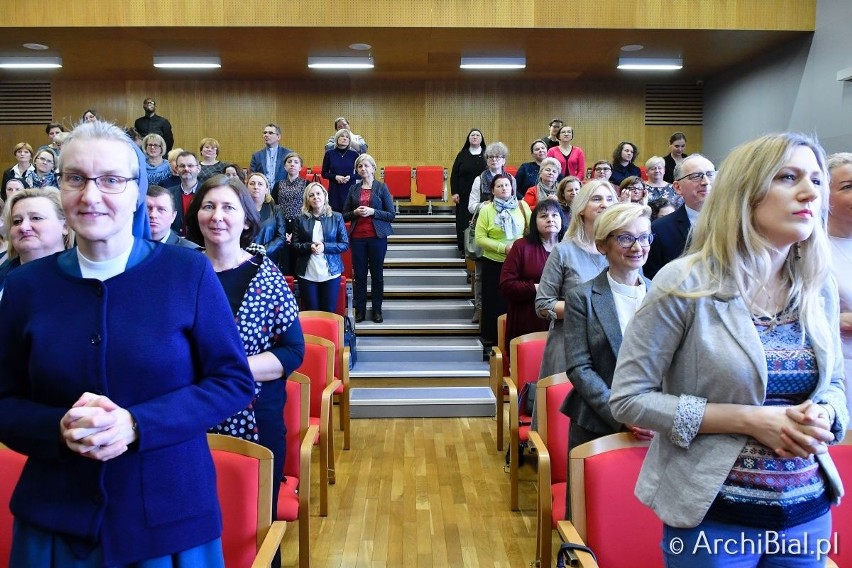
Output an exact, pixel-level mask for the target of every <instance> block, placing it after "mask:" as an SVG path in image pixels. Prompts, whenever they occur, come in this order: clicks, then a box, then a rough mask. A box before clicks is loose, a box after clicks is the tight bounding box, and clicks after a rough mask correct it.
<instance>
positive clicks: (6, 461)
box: [0, 444, 27, 568]
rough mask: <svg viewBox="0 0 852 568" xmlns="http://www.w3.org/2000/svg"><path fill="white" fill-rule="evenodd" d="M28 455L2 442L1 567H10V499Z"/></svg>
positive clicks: (0, 463) (0, 487)
mask: <svg viewBox="0 0 852 568" xmlns="http://www.w3.org/2000/svg"><path fill="white" fill-rule="evenodd" d="M26 462H27V456H25V455H23V454H19V453H18V452H15V451H13V450H10V449H9V448H7V447H6V446H4V445H3V444H0V507H2V508H0V568H8V566H9V553H10V552H11V551H12V520H13V517H12V512H11V511H10V510H9V501H10V500H11V499H12V491H14V490H15V486H16V485H17V484H18V479H19V478H20V477H21V471H23V469H24V464H25V463H26Z"/></svg>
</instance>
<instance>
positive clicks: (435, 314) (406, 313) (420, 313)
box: [358, 298, 473, 325]
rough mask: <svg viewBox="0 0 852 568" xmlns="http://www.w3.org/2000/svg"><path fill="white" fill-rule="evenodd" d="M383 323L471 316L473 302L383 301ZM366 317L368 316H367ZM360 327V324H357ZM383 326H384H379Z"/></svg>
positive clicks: (434, 300)
mask: <svg viewBox="0 0 852 568" xmlns="http://www.w3.org/2000/svg"><path fill="white" fill-rule="evenodd" d="M382 312H383V315H384V319H385V323H386V324H387V323H398V322H400V321H412V320H418V319H429V320H454V319H459V318H465V317H468V318H469V317H470V316H472V315H473V301H471V300H461V299H458V300H457V299H453V298H447V299H443V300H436V299H430V300H397V299H392V300H385V301H384V302H383V303H382ZM367 315H368V317H369V316H370V314H367ZM361 323H366V322H361ZM358 325H361V324H358ZM380 325H384V324H380Z"/></svg>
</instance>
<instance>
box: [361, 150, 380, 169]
mask: <svg viewBox="0 0 852 568" xmlns="http://www.w3.org/2000/svg"><path fill="white" fill-rule="evenodd" d="M361 162H370V163H371V164H372V165H373V169H374V170H377V169H379V167H378V166H377V165H376V160H375V159H374V158H373V157H372V156H371V155H370V154H361V155H360V156H358V157H357V158H355V169H356V170H357V169H358V166H360V165H361Z"/></svg>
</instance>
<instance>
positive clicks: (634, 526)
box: [557, 432, 663, 568]
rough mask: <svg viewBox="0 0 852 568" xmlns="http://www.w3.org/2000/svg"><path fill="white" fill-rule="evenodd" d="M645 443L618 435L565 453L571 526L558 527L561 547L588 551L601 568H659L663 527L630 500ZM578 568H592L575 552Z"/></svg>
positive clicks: (586, 557)
mask: <svg viewBox="0 0 852 568" xmlns="http://www.w3.org/2000/svg"><path fill="white" fill-rule="evenodd" d="M648 445H649V442H642V441H639V440H637V439H636V438H635V437H634V436H633V434H630V433H629V432H620V433H618V434H611V435H609V436H604V437H603V438H598V439H597V440H592V441H591V442H588V443H586V444H583V445H582V446H577V447H576V448H574V449H573V450H571V454H570V455H569V456H568V464H569V465H568V468H569V473H568V476H569V478H570V479H571V488H570V490H571V519H572V520H571V521H560V522H559V523H558V526H557V528H558V530H559V534H560V536H561V537H562V539H563V540H564V541H566V542H574V543H577V544H580V543H583V544H585V545H586V546H588V547H590V548H591V549H592V550H593V551H594V552H595V554H596V555H597V558H598V564H600V565H601V566H635V565H636V561H637V560H638V559H641V563H642V567H643V568H656V567H662V566H663V552H662V550H661V549H660V541H661V540H662V538H663V523H662V522H661V521H660V519H659V518H657V516H656V515H655V514H654V512H653V511H652V510H651V509H650V508H649V507H646V506H645V505H643V504H642V503H640V502H639V500H638V499H636V497H635V496H634V495H633V489H634V487H635V486H636V479H637V478H638V477H639V469H640V468H641V467H642V462H643V461H644V460H645V454H646V453H647V451H648ZM577 556H578V558H579V559H580V565H581V566H584V567H585V566H596V564H594V562H592V561H591V556H589V555H588V554H585V553H581V552H578V553H577Z"/></svg>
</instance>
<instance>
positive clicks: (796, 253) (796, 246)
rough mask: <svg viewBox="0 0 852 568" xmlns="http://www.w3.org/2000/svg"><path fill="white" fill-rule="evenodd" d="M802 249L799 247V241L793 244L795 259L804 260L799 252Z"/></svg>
mask: <svg viewBox="0 0 852 568" xmlns="http://www.w3.org/2000/svg"><path fill="white" fill-rule="evenodd" d="M800 251H801V247H799V243H796V244H794V245H793V260H802V255H801V254H799V252H800Z"/></svg>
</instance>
